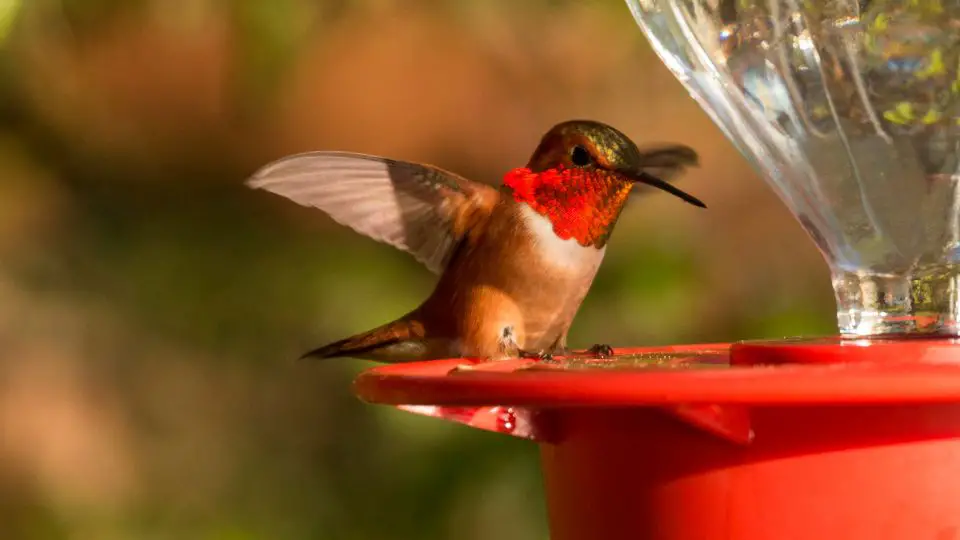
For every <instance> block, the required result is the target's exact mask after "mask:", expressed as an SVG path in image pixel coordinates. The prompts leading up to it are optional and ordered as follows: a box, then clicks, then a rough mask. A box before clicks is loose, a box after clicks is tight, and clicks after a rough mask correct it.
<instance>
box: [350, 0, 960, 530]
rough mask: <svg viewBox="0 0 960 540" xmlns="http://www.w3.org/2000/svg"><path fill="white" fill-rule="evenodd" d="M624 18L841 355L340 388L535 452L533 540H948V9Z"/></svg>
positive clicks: (727, 11)
mask: <svg viewBox="0 0 960 540" xmlns="http://www.w3.org/2000/svg"><path fill="white" fill-rule="evenodd" d="M627 4H628V6H629V7H630V10H631V12H632V13H633V15H634V17H635V19H636V20H637V22H638V24H639V26H640V28H641V30H642V31H643V33H644V34H645V36H646V37H647V38H648V39H649V41H650V42H651V44H652V45H653V48H654V49H655V50H656V52H657V54H658V55H659V57H660V58H661V59H662V60H663V62H664V64H665V65H666V66H667V67H668V68H669V69H670V70H671V71H672V72H673V73H674V74H675V75H676V77H677V78H678V80H680V82H681V83H682V84H683V85H684V87H685V88H686V89H687V90H688V91H689V92H690V94H691V95H693V97H694V98H696V99H697V101H698V103H700V105H701V106H702V107H703V108H704V109H705V111H706V112H707V113H708V114H709V115H710V116H711V118H712V119H713V120H714V121H715V122H716V123H717V125H718V126H719V127H720V128H721V129H722V130H723V132H724V133H725V134H726V135H727V136H728V137H729V138H730V140H731V141H732V142H733V143H734V144H735V145H736V147H737V148H739V149H740V151H741V152H742V153H743V155H744V156H745V157H746V158H748V159H749V160H750V161H751V162H752V163H753V165H754V166H755V167H756V168H757V169H758V170H759V171H761V172H762V173H763V174H764V178H765V179H766V180H767V182H768V183H769V184H770V185H771V186H772V187H773V188H774V190H775V191H776V193H777V194H778V195H779V196H780V198H781V199H782V200H783V202H784V203H785V205H786V206H787V208H789V210H790V211H791V212H792V213H793V214H794V215H795V216H796V218H797V219H798V221H799V222H800V223H801V224H802V226H803V227H804V228H805V229H806V230H807V232H808V233H809V234H810V236H811V237H812V238H813V240H814V241H815V243H816V245H817V247H818V248H819V249H820V251H821V253H822V254H823V256H824V258H825V260H826V262H827V264H828V265H829V267H830V270H831V273H832V277H833V286H834V289H835V292H836V298H837V320H838V330H839V334H840V335H841V336H843V338H839V337H837V338H827V339H822V340H802V339H801V340H784V341H777V342H766V343H738V344H735V345H732V346H731V345H700V346H685V347H666V348H659V349H635V350H620V351H618V353H617V355H616V358H614V359H613V360H608V361H597V360H588V359H576V358H568V359H559V360H558V361H556V362H534V361H520V360H517V361H507V362H494V363H485V364H475V365H474V366H473V368H472V369H468V370H462V369H458V370H453V368H454V367H456V366H457V365H458V364H459V363H460V362H462V361H460V360H449V361H438V362H426V363H420V364H407V365H397V366H389V367H381V368H377V369H373V370H371V371H368V372H366V373H364V374H362V375H361V376H360V378H359V379H358V380H357V382H356V388H357V392H358V393H359V395H360V396H361V397H362V398H363V399H365V400H367V401H370V402H373V403H383V404H391V405H397V406H401V407H403V408H404V409H406V410H410V411H412V412H418V413H421V414H427V415H431V416H437V417H442V418H448V419H452V420H455V421H458V422H461V423H464V424H467V425H470V426H473V427H477V428H481V429H488V430H492V431H497V432H501V433H509V434H511V435H514V436H518V437H525V438H529V439H532V440H534V441H537V442H538V443H539V444H540V445H541V449H542V450H541V455H542V463H543V473H544V479H545V482H546V488H547V498H548V501H547V502H548V507H549V516H550V530H551V535H552V538H553V540H595V539H604V540H621V539H622V540H626V539H631V540H636V539H656V540H710V539H721V538H723V539H736V540H824V539H843V540H879V539H886V540H920V539H929V540H948V539H958V540H960V345H958V343H957V342H956V341H955V340H954V338H953V337H949V336H957V335H958V334H960V324H958V319H960V225H958V223H960V217H958V216H960V210H958V208H960V190H957V187H956V186H957V183H958V181H960V172H958V171H960V150H958V148H960V129H958V127H957V126H958V125H960V124H958V122H960V113H958V111H960V93H958V91H957V86H956V85H957V81H958V80H960V73H958V66H960V47H957V42H958V37H957V28H958V27H960V7H958V6H957V4H956V3H955V2H954V3H950V2H941V1H940V0H930V1H924V2H917V1H908V0H889V1H882V2H881V1H879V0H870V1H860V2H855V1H838V0H830V1H828V0H808V1H804V2H799V1H793V0H762V1H761V0H627ZM923 336H927V337H926V338H925V337H923ZM930 336H948V337H941V338H933V337H930ZM596 338H599V339H601V340H602V339H603V336H596Z"/></svg>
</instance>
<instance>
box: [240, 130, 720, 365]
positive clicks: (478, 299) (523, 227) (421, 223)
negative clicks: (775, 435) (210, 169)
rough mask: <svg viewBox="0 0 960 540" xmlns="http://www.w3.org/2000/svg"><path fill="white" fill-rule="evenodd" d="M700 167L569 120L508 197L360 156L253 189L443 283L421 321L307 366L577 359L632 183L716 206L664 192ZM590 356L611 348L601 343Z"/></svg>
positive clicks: (351, 340) (405, 320)
mask: <svg viewBox="0 0 960 540" xmlns="http://www.w3.org/2000/svg"><path fill="white" fill-rule="evenodd" d="M696 165H697V153H696V152H695V151H694V150H693V149H691V148H689V147H687V146H683V145H678V144H668V145H660V146H656V147H649V148H645V149H643V150H641V149H640V148H638V147H637V145H636V144H634V143H633V142H632V141H631V140H630V139H629V138H628V137H627V136H626V135H624V134H623V133H621V132H620V131H618V130H616V129H614V128H613V127H611V126H608V125H606V124H602V123H599V122H594V121H587V120H572V121H567V122H563V123H561V124H558V125H556V126H554V127H553V128H551V129H550V130H549V131H548V132H547V133H546V134H545V135H544V136H543V138H542V139H541V141H540V144H539V145H538V146H537V148H536V150H534V152H533V155H532V156H531V157H530V161H529V162H528V163H527V165H526V167H523V168H517V169H513V170H511V171H509V172H508V173H507V174H506V175H505V176H504V179H503V183H502V185H501V186H499V188H494V187H492V186H489V185H487V184H482V183H478V182H474V181H471V180H468V179H466V178H463V177H461V176H458V175H456V174H454V173H451V172H448V171H445V170H442V169H439V168H437V167H434V166H431V165H424V164H418V163H410V162H405V161H398V160H393V159H388V158H384V157H377V156H371V155H365V154H357V153H349V152H307V153H303V154H296V155H292V156H289V157H286V158H281V159H279V160H277V161H274V162H273V163H270V164H268V165H266V166H264V167H263V168H261V169H260V170H259V171H257V172H256V173H255V174H254V175H253V176H252V177H251V178H250V179H249V180H248V185H249V186H250V187H253V188H259V189H264V190H267V191H270V192H273V193H275V194H277V195H281V196H283V197H286V198H288V199H290V200H292V201H293V202H295V203H298V204H300V205H303V206H311V207H315V208H319V209H320V210H322V211H324V212H326V213H327V214H328V215H329V216H330V217H331V218H333V219H334V220H335V221H337V222H338V223H340V224H342V225H346V226H347V227H350V228H352V229H354V230H355V231H357V232H359V233H361V234H364V235H366V236H368V237H370V238H373V239H375V240H378V241H380V242H384V243H387V244H390V245H393V246H395V247H397V248H399V249H401V250H404V251H407V252H409V253H410V254H412V255H413V256H414V257H415V258H416V259H417V260H419V261H420V262H421V263H423V264H424V265H425V266H426V267H427V268H428V269H430V270H431V271H433V272H434V273H437V274H439V275H440V279H439V281H438V282H437V284H436V286H435V288H434V290H433V293H432V294H430V296H429V297H428V298H427V299H426V300H425V301H424V302H423V303H422V304H420V306H419V307H417V308H416V309H414V310H413V311H411V312H409V313H407V314H406V315H404V316H402V317H400V318H399V319H397V320H395V321H392V322H389V323H387V324H384V325H383V326H380V327H378V328H374V329H373V330H370V331H368V332H364V333H361V334H357V335H355V336H351V337H348V338H345V339H341V340H339V341H336V342H334V343H330V344H329V345H325V346H323V347H320V348H317V349H315V350H312V351H310V352H308V353H306V354H304V355H303V357H304V358H306V357H312V358H332V357H352V358H359V359H368V360H374V361H380V362H407V361H418V360H431V359H440V358H471V359H481V360H497V359H504V358H516V357H538V358H549V357H551V356H553V355H555V354H556V355H561V354H569V353H570V351H569V349H567V332H568V330H569V329H570V325H571V323H572V322H573V318H574V316H575V315H576V313H577V311H578V310H579V308H580V304H581V302H582V301H583V299H584V297H585V296H586V294H587V291H588V290H589V289H590V285H591V284H592V283H593V279H594V276H595V275H596V273H597V269H598V268H599V266H600V262H601V261H602V260H603V255H604V252H605V251H606V246H607V240H608V239H609V238H610V233H612V232H613V228H614V226H615V225H616V223H617V219H618V217H619V216H620V213H621V211H622V210H623V207H624V204H625V203H626V201H627V197H628V196H629V195H630V193H631V191H632V190H633V188H634V186H636V185H637V184H638V183H639V184H646V185H649V186H653V187H656V188H659V189H662V190H664V191H667V192H669V193H671V194H673V195H676V196H678V197H680V198H681V199H683V200H684V201H686V202H688V203H690V204H693V205H695V206H699V207H702V208H706V206H705V205H704V204H703V203H702V202H700V201H699V200H698V199H696V198H695V197H693V196H691V195H688V194H687V193H684V192H683V191H681V190H679V189H677V188H676V187H674V186H672V185H671V184H669V183H667V182H668V180H669V179H671V178H672V177H675V176H676V175H678V174H679V173H682V172H683V171H684V169H685V168H686V167H688V166H696ZM588 353H590V354H593V355H596V356H601V357H602V356H607V355H610V354H612V349H611V348H610V347H609V346H608V345H594V346H593V347H591V348H589V349H588Z"/></svg>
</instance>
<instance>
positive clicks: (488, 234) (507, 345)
mask: <svg viewBox="0 0 960 540" xmlns="http://www.w3.org/2000/svg"><path fill="white" fill-rule="evenodd" d="M605 249H606V248H605V247H601V248H597V247H594V246H583V245H581V244H579V243H578V242H577V240H576V239H574V238H569V239H562V238H560V237H559V236H557V235H556V233H555V232H554V229H553V224H552V223H551V222H550V220H549V219H548V218H546V217H544V216H542V215H540V214H538V213H537V212H536V211H534V210H533V209H531V208H530V207H529V206H528V205H526V204H524V203H518V202H516V201H513V200H510V199H508V198H504V199H502V200H501V202H500V203H498V204H497V206H496V208H494V210H493V211H492V213H491V215H490V218H489V220H488V221H487V223H485V224H484V228H483V230H482V231H479V232H478V234H477V235H476V237H475V240H474V241H473V242H470V243H468V244H467V245H465V246H464V247H463V251H462V252H461V253H459V254H458V255H457V256H456V257H455V258H454V259H453V260H451V263H450V266H449V267H448V268H447V269H446V271H445V272H444V274H443V276H442V277H441V279H440V282H439V283H438V284H437V288H436V289H435V291H434V294H433V295H431V297H430V298H429V299H428V300H427V301H426V302H425V303H424V305H423V306H422V308H421V309H422V310H423V311H424V315H425V318H429V320H430V321H431V322H432V324H430V326H432V327H434V328H436V329H437V330H440V331H441V332H442V333H444V334H447V335H451V336H453V337H454V338H455V339H454V343H455V347H454V348H455V349H456V350H453V351H451V352H452V353H454V354H456V355H462V356H478V357H493V358H496V357H503V356H512V355H515V354H516V350H515V349H516V348H517V347H519V348H521V349H524V350H527V351H540V350H552V349H553V348H554V347H557V346H565V339H566V333H567V330H568V329H569V328H570V325H571V323H572V322H573V318H574V316H575V315H576V313H577V311H578V310H579V308H580V304H581V303H582V302H583V299H584V297H585V296H586V294H587V291H588V290H589V288H590V285H591V284H592V283H593V279H594V277H595V276H596V273H597V270H598V269H599V267H600V263H601V262H602V260H603V255H604V252H605ZM441 328H442V330H441Z"/></svg>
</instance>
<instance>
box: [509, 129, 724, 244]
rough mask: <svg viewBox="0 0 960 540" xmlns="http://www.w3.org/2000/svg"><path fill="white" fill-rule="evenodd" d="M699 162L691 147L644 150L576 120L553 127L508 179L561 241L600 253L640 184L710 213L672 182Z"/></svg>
mask: <svg viewBox="0 0 960 540" xmlns="http://www.w3.org/2000/svg"><path fill="white" fill-rule="evenodd" d="M697 161H698V160H697V153H696V152H695V151H694V150H693V149H692V148H690V147H687V146H683V145H664V146H659V147H656V148H650V149H647V150H641V149H640V148H638V147H637V145H636V144H634V143H633V141H631V140H630V139H629V138H628V137H627V136H626V135H624V134H623V133H621V132H620V131H618V130H617V129H615V128H613V127H611V126H608V125H606V124H603V123H600V122H595V121H591V120H570V121H567V122H563V123H560V124H557V125H556V126H554V127H552V128H551V129H550V131H548V132H547V133H546V134H545V135H544V136H543V138H542V139H541V140H540V144H539V145H538V146H537V148H536V150H534V152H533V155H531V156H530V161H529V162H528V163H527V166H526V167H524V168H521V169H514V170H513V171H510V172H509V173H508V174H507V176H506V177H505V178H504V186H505V188H506V189H508V190H510V191H511V192H512V194H513V197H514V199H515V200H516V201H517V202H520V203H524V204H527V205H529V206H530V207H531V208H532V209H533V210H534V211H536V212H537V213H539V214H541V215H543V216H545V217H547V218H548V219H549V220H550V221H551V222H552V223H553V229H554V232H555V233H556V234H557V236H559V237H561V238H564V239H566V238H576V239H577V241H578V242H579V243H580V244H581V245H584V246H587V245H593V246H596V247H597V248H600V247H603V245H604V244H606V241H607V238H608V237H609V235H610V233H611V232H612V230H613V227H614V225H615V224H616V221H617V218H618V217H619V216H620V212H621V210H622V209H623V205H624V203H626V201H627V197H628V196H629V195H630V192H631V191H632V189H633V187H634V186H635V185H637V184H645V185H648V186H652V187H655V188H658V189H661V190H663V191H666V192H667V193H670V194H672V195H675V196H677V197H679V198H681V199H683V200H684V201H686V202H688V203H690V204H692V205H694V206H699V207H701V208H706V205H704V204H703V203H702V202H701V201H700V200H699V199H697V198H695V197H693V196H692V195H689V194H687V193H685V192H683V191H681V190H679V189H677V188H676V187H674V186H672V185H671V184H669V183H668V179H670V178H671V177H675V176H677V175H678V174H679V173H681V172H683V171H684V170H685V169H686V168H687V167H689V166H695V165H697Z"/></svg>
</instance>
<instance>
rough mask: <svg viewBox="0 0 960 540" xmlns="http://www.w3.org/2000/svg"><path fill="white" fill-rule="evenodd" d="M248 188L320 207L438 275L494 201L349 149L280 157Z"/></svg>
mask: <svg viewBox="0 0 960 540" xmlns="http://www.w3.org/2000/svg"><path fill="white" fill-rule="evenodd" d="M247 185H249V186H250V187H252V188H255V189H263V190H266V191H269V192H271V193H275V194H277V195H280V196H283V197H285V198H287V199H290V200H291V201H293V202H295V203H297V204H300V205H302V206H309V207H314V208H318V209H320V210H322V211H323V212H325V213H326V214H327V215H329V216H330V217H331V218H332V219H333V220H334V221H336V222H337V223H340V224H341V225H345V226H347V227H350V228H352V229H353V230H355V231H357V232H359V233H361V234H364V235H366V236H369V237H370V238H373V239H374V240H377V241H380V242H383V243H386V244H389V245H392V246H394V247H396V248H398V249H401V250H404V251H407V252H409V253H410V254H412V255H413V256H414V257H415V258H416V259H417V260H418V261H420V262H421V263H423V264H424V265H425V266H426V267H427V268H429V269H430V270H431V271H433V272H435V273H440V272H441V271H442V270H443V268H444V267H445V266H446V264H447V262H448V261H449V258H450V255H451V254H452V253H453V248H454V247H455V246H456V245H457V244H458V243H459V242H460V241H461V240H462V239H463V237H464V235H465V234H466V233H467V231H468V229H469V225H470V224H471V223H473V222H475V221H476V220H478V219H482V218H483V217H485V216H487V215H489V212H490V210H491V209H492V208H493V206H494V204H495V203H496V200H497V198H498V196H499V195H498V192H497V190H495V189H494V188H492V187H490V186H487V185H485V184H480V183H477V182H472V181H470V180H467V179H465V178H463V177H460V176H458V175H455V174H453V173H451V172H448V171H444V170H442V169H439V168H437V167H433V166H430V165H420V164H416V163H410V162H406V161H398V160H392V159H388V158H383V157H379V156H371V155H366V154H357V153H352V152H308V153H304V154H296V155H293V156H289V157H286V158H282V159H279V160H277V161H274V162H273V163H269V164H267V165H266V166H264V167H262V168H261V169H260V170H259V171H257V172H256V173H255V174H254V175H253V176H252V177H251V178H250V179H249V180H248V181H247ZM463 216H470V218H471V219H472V220H473V221H465V220H464V219H462V218H463Z"/></svg>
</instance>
